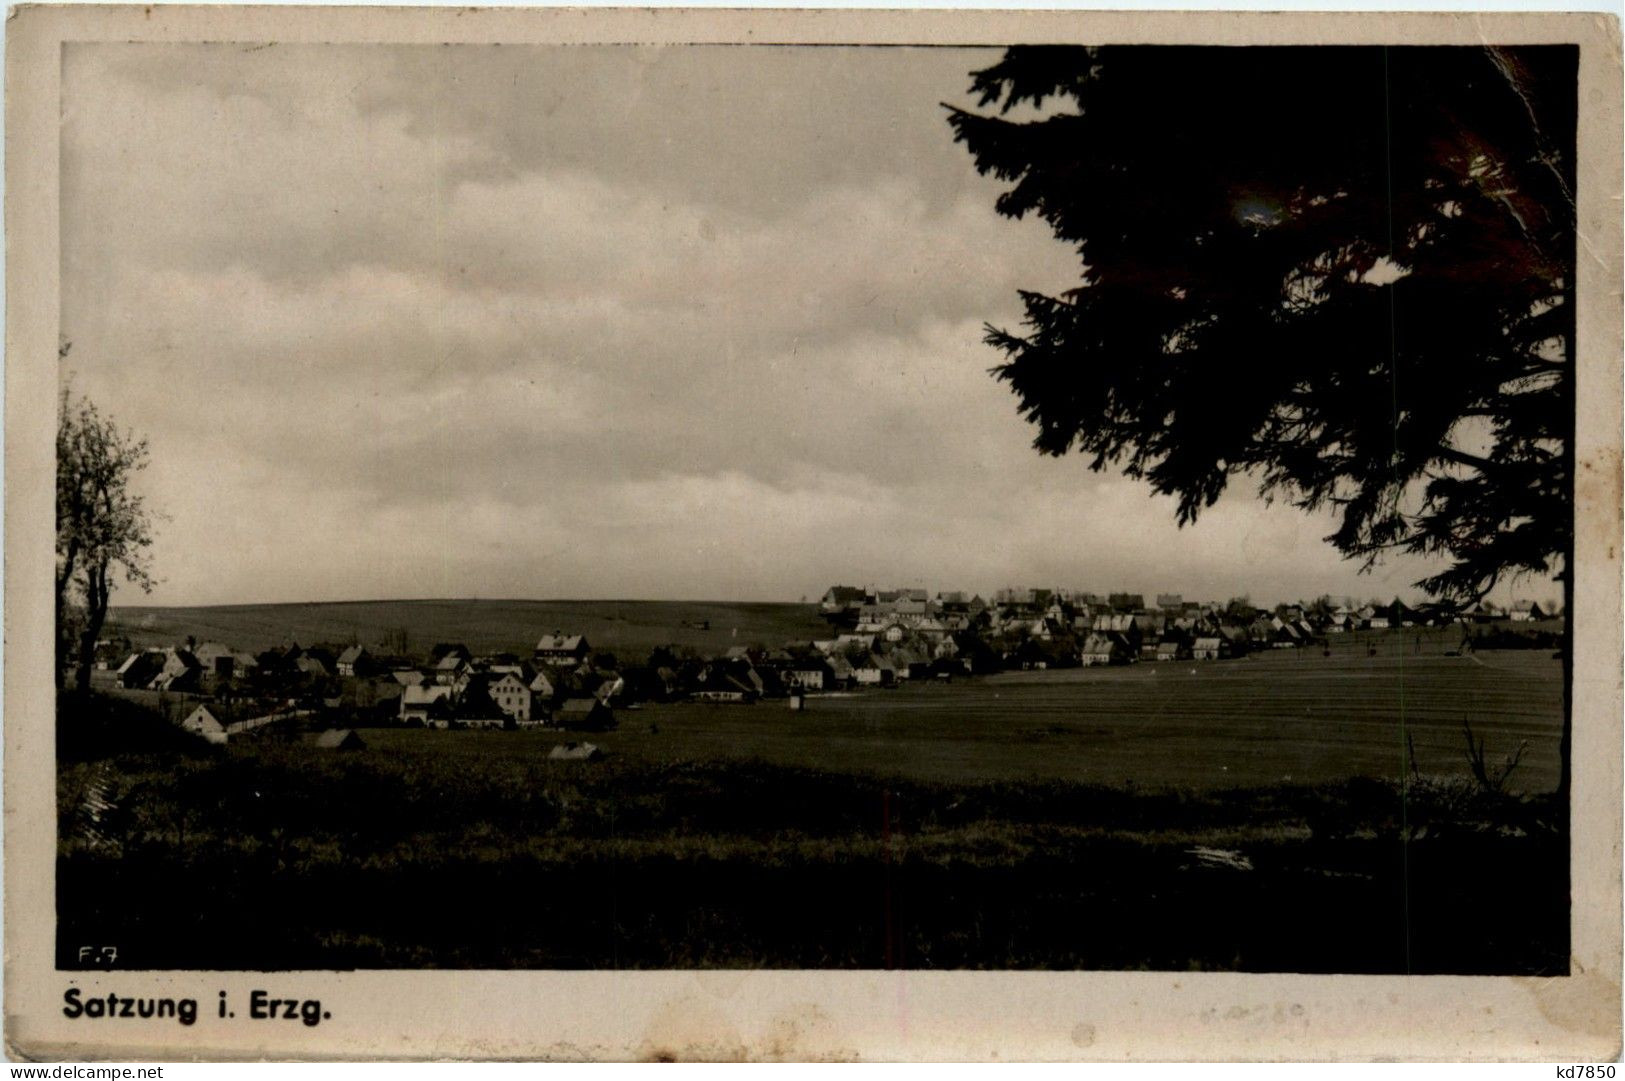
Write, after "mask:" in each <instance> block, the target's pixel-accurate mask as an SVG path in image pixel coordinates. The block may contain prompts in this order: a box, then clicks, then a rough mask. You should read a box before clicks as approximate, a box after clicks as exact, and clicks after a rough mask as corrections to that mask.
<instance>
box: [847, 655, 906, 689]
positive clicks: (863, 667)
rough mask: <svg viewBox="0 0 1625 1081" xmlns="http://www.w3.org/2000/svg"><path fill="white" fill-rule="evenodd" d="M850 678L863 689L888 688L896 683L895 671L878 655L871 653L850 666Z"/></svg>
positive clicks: (887, 661) (894, 668) (889, 662)
mask: <svg viewBox="0 0 1625 1081" xmlns="http://www.w3.org/2000/svg"><path fill="white" fill-rule="evenodd" d="M852 678H853V680H854V682H856V683H857V684H858V685H859V686H863V687H890V686H891V685H892V684H893V683H895V682H896V681H897V669H896V667H895V666H893V664H892V663H891V661H889V660H887V659H886V658H885V657H882V656H880V655H879V654H878V653H871V654H869V655H868V656H867V657H865V658H864V659H863V660H862V661H860V662H858V663H857V664H854V665H853V666H852Z"/></svg>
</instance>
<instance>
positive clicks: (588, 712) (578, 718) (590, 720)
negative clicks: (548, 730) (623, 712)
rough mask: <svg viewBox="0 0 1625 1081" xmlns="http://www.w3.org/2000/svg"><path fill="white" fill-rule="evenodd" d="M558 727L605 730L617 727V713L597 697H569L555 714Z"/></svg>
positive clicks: (554, 721) (555, 724) (554, 717)
mask: <svg viewBox="0 0 1625 1081" xmlns="http://www.w3.org/2000/svg"><path fill="white" fill-rule="evenodd" d="M553 724H554V726H555V727H557V728H572V729H578V730H582V731H593V732H596V731H603V730H604V729H606V728H613V727H615V714H614V713H613V712H612V711H611V710H610V708H609V707H608V706H606V705H604V703H602V702H600V701H599V700H598V699H596V698H568V699H566V700H565V702H564V704H563V705H561V706H560V707H559V708H558V709H557V710H556V711H555V712H554V714H553Z"/></svg>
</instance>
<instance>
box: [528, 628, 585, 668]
mask: <svg viewBox="0 0 1625 1081" xmlns="http://www.w3.org/2000/svg"><path fill="white" fill-rule="evenodd" d="M590 652H592V647H591V646H589V645H588V644H587V638H586V636H585V635H581V634H563V633H561V632H559V631H554V632H553V633H552V634H544V635H542V637H541V639H540V640H539V641H538V642H537V643H536V650H535V653H534V655H533V658H534V660H535V661H536V663H537V664H551V665H555V666H557V667H561V668H574V667H576V666H578V665H580V664H581V663H582V662H583V661H585V660H586V659H587V654H589V653H590Z"/></svg>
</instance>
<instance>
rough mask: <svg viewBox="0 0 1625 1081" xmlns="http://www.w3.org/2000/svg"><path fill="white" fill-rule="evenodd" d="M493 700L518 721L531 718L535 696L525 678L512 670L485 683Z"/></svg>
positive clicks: (486, 689)
mask: <svg viewBox="0 0 1625 1081" xmlns="http://www.w3.org/2000/svg"><path fill="white" fill-rule="evenodd" d="M485 693H486V695H487V696H488V697H489V698H490V699H491V702H492V703H493V704H494V705H495V706H496V707H497V708H498V709H500V710H501V711H502V712H503V713H505V714H507V715H508V716H509V717H511V718H513V720H514V721H516V722H523V721H529V720H530V710H531V703H532V700H533V696H532V694H531V689H530V687H529V686H528V685H527V684H526V683H525V681H524V680H522V679H520V678H519V677H518V676H517V675H515V674H514V673H512V672H504V673H502V674H501V675H500V676H498V677H497V678H495V679H493V680H491V681H490V682H489V683H487V684H486V685H485Z"/></svg>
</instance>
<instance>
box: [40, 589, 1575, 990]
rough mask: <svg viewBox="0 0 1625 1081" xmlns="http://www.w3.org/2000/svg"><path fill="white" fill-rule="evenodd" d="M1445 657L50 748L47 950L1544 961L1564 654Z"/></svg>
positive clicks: (67, 962) (1063, 964) (272, 957)
mask: <svg viewBox="0 0 1625 1081" xmlns="http://www.w3.org/2000/svg"><path fill="white" fill-rule="evenodd" d="M683 618H688V617H686V616H685V617H683ZM462 625H463V626H464V627H465V631H464V632H462V633H458V632H456V631H448V632H447V634H446V637H448V638H451V637H456V638H460V639H462V640H468V639H471V638H473V637H474V636H473V635H472V634H469V633H467V631H466V628H467V627H470V626H472V624H471V623H465V624H462ZM527 625H528V621H527ZM447 626H450V625H449V624H448V625H447ZM192 633H197V632H196V631H193V632H192ZM220 633H221V634H222V635H224V634H225V633H226V632H225V630H222V631H221V632H220ZM414 633H416V632H414ZM493 633H495V632H493ZM525 633H526V634H528V633H529V632H528V630H527V631H526V632H525ZM587 633H588V634H589V636H591V637H593V638H594V639H595V644H596V639H597V637H598V636H597V635H596V634H595V633H594V632H593V631H591V629H590V627H589V629H588V631H587ZM200 637H201V635H200ZM668 637H669V636H668ZM469 644H470V645H471V646H473V645H474V642H472V641H470V643H469ZM605 645H606V647H607V648H613V646H612V645H611V644H610V643H608V641H607V640H606V642H605ZM1452 646H1453V643H1452V642H1451V641H1450V640H1448V639H1447V638H1446V637H1445V636H1442V635H1431V636H1425V637H1424V636H1418V635H1414V634H1411V633H1410V632H1392V633H1391V634H1389V635H1386V636H1381V635H1379V636H1370V637H1369V640H1366V641H1356V640H1355V638H1354V636H1350V637H1349V640H1347V641H1342V642H1338V641H1334V642H1333V643H1332V646H1331V648H1330V650H1329V652H1330V654H1331V655H1330V656H1326V655H1323V653H1322V652H1321V651H1308V650H1302V651H1282V652H1279V653H1269V654H1262V655H1258V656H1255V657H1253V658H1251V659H1244V660H1236V661H1225V662H1215V663H1206V664H1195V663H1191V662H1182V663H1167V664H1142V665H1136V666H1133V667H1130V668H1123V669H1093V670H1057V671H1040V672H1026V673H1008V674H1005V675H1000V676H991V677H985V678H978V679H965V680H958V681H955V682H954V683H953V684H951V685H943V684H922V685H915V686H905V687H902V688H899V689H896V690H874V691H867V692H863V693H859V694H853V695H850V696H822V697H815V698H813V699H812V700H811V701H810V703H809V706H808V708H807V709H806V710H805V711H802V712H793V711H791V710H789V709H788V708H787V707H786V705H785V704H784V703H782V702H764V703H760V704H758V705H755V706H726V705H698V704H682V705H668V706H646V707H643V708H641V709H635V710H623V711H621V712H620V714H619V719H620V727H619V728H618V729H617V730H615V731H612V732H608V733H604V734H602V735H597V734H595V735H593V736H590V737H587V738H590V739H592V740H593V741H594V742H596V743H598V744H599V745H600V746H602V747H603V748H604V749H605V751H606V756H605V757H604V758H603V759H602V760H601V761H595V762H555V761H550V760H548V759H547V757H546V755H547V751H548V750H549V749H550V748H551V747H552V746H554V745H555V744H556V743H558V742H559V741H560V740H561V739H563V738H565V737H564V736H562V735H561V734H559V733H549V732H441V731H423V730H410V729H371V730H365V732H364V735H365V738H366V739H367V741H368V747H367V748H366V749H365V750H362V751H357V752H349V753H335V752H323V751H319V750H317V749H315V748H312V747H309V746H306V745H303V744H298V743H284V742H278V741H275V740H261V741H252V740H244V741H241V742H234V743H232V744H229V745H227V746H224V747H205V746H189V745H186V744H183V743H176V742H174V741H173V740H171V741H169V742H168V743H167V744H165V745H164V746H163V747H162V748H161V749H146V747H145V746H144V744H143V741H142V739H140V738H123V739H121V740H118V741H116V742H115V743H109V744H107V745H106V746H107V749H106V750H105V751H104V752H103V753H95V754H87V755H80V756H76V759H75V760H73V761H67V760H65V761H64V763H63V767H62V769H61V771H60V774H59V796H60V800H59V805H60V809H61V818H60V829H61V846H60V858H59V865H58V876H59V877H58V913H59V926H58V943H59V963H60V964H61V965H63V966H64V967H72V966H73V965H74V964H76V963H77V961H76V957H75V955H74V954H73V947H74V944H75V943H78V942H81V941H97V942H102V941H109V942H117V943H118V944H119V945H120V953H121V957H122V958H125V959H126V963H127V964H128V965H130V966H131V967H135V968H160V967H171V966H176V967H187V968H211V967H212V968H242V967H246V968H274V969H280V968H305V967H312V968H391V967H425V966H429V967H432V966H443V967H493V968H507V967H524V968H585V967H593V968H622V967H624V968H646V967H656V968H665V967H713V966H716V967H832V968H880V967H919V968H1066V969H1074V968H1100V969H1123V968H1153V969H1222V970H1242V971H1310V972H1451V973H1524V974H1553V973H1558V972H1562V971H1564V970H1565V966H1566V958H1567V951H1568V946H1567V942H1568V940H1567V934H1568V932H1567V927H1568V896H1567V846H1566V843H1565V841H1564V838H1563V836H1562V834H1561V826H1560V815H1559V814H1558V811H1559V809H1558V808H1557V807H1556V806H1555V803H1554V800H1553V798H1552V796H1551V795H1550V791H1551V789H1552V788H1553V787H1554V785H1555V783H1556V777H1557V757H1556V746H1557V740H1558V733H1559V728H1560V722H1561V717H1562V708H1563V706H1562V678H1563V676H1562V662H1561V661H1559V660H1556V659H1553V658H1552V656H1551V654H1550V653H1547V652H1541V651H1534V650H1517V651H1494V652H1491V651H1481V652H1479V653H1477V654H1474V655H1469V656H1449V655H1447V654H1448V653H1449V652H1450V651H1451V648H1452ZM475 648H479V647H477V646H476V647H475ZM487 648H491V647H489V646H488V647H487ZM103 704H104V705H107V706H108V708H115V709H116V710H117V711H122V712H120V713H119V716H118V717H115V718H111V719H109V718H103V719H102V721H103V723H104V727H107V728H109V729H110V730H112V731H116V732H122V733H124V734H125V736H126V737H128V736H129V734H130V733H131V732H133V731H135V729H136V728H138V727H139V726H140V724H142V723H145V722H142V721H140V720H139V718H138V716H137V713H136V712H133V711H135V709H136V707H134V706H132V705H131V704H129V703H122V702H121V703H107V702H104V703H103ZM62 721H63V723H64V724H65V725H69V726H72V725H75V724H84V723H85V719H84V718H75V717H73V716H71V715H70V716H65V717H64V718H63V719H62ZM1463 721H1470V722H1471V724H1472V725H1473V728H1474V731H1475V732H1476V733H1477V734H1478V735H1479V736H1481V737H1482V738H1483V739H1484V741H1485V747H1486V756H1487V758H1488V759H1489V760H1490V761H1491V762H1492V763H1494V762H1499V761H1502V760H1504V757H1505V756H1506V755H1507V754H1509V753H1512V752H1513V751H1514V750H1515V749H1516V748H1517V747H1518V746H1519V745H1520V744H1522V743H1525V742H1526V741H1527V750H1526V751H1525V753H1524V756H1523V759H1522V761H1521V763H1520V764H1519V766H1518V768H1517V769H1516V770H1515V771H1514V772H1513V773H1512V774H1511V776H1510V778H1509V779H1508V782H1507V784H1506V786H1505V789H1504V791H1501V792H1492V791H1487V790H1485V789H1484V788H1483V786H1481V785H1478V784H1476V783H1475V782H1474V781H1473V780H1472V779H1471V778H1470V776H1469V774H1468V770H1467V766H1466V757H1465V755H1464V753H1463V751H1464V747H1465V740H1464V736H1463V731H1462V722H1463ZM1401 722H1403V727H1402V724H1401ZM132 726H133V727H132ZM1402 733H1408V734H1409V736H1410V739H1408V740H1407V739H1406V738H1405V737H1404V735H1403V734H1402ZM1412 747H1414V756H1413V752H1412ZM92 795H94V796H95V798H96V799H99V800H103V801H105V802H106V803H107V804H109V805H110V808H111V809H110V810H108V811H106V812H104V813H102V814H101V815H100V817H99V819H98V820H97V821H96V822H95V824H94V825H95V828H94V829H93V830H91V829H89V828H87V820H86V818H85V815H84V808H85V807H86V805H87V801H88V800H89V799H90V798H91V797H92ZM1488 897H1493V898H1495V902H1494V903H1493V904H1486V903H1485V900H1484V899H1485V898H1488ZM248 927H251V928H253V933H252V934H249V933H245V932H244V928H248ZM1332 929H1335V932H1333V931H1332ZM87 936H88V937H87Z"/></svg>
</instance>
